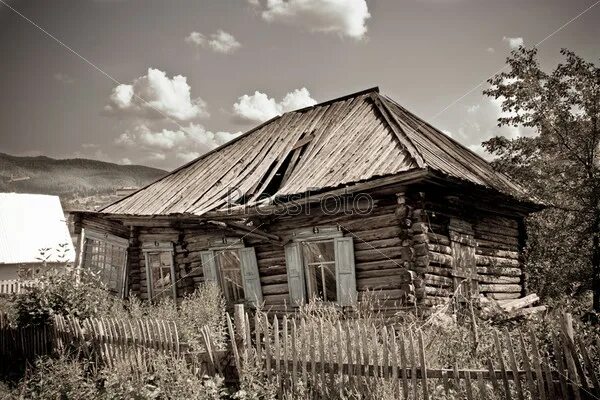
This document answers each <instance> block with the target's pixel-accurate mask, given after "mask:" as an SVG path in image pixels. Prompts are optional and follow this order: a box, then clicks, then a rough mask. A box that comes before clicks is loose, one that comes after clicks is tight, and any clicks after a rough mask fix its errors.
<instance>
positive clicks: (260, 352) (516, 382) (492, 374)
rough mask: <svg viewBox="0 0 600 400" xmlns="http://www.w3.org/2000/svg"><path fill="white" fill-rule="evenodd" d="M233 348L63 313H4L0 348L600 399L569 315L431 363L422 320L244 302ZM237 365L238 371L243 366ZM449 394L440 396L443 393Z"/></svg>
mask: <svg viewBox="0 0 600 400" xmlns="http://www.w3.org/2000/svg"><path fill="white" fill-rule="evenodd" d="M226 320H227V328H228V336H227V337H226V338H225V341H226V348H227V350H223V349H217V346H216V345H215V343H214V340H213V337H214V336H213V334H212V333H211V332H210V331H209V330H208V329H207V328H203V329H202V330H201V332H200V333H201V347H202V349H201V351H198V349H196V350H195V351H194V349H193V348H191V346H190V345H189V344H188V343H186V342H184V341H182V339H181V338H182V335H181V332H180V329H179V328H178V326H177V324H176V323H175V322H174V321H167V320H160V319H151V318H147V319H116V318H86V319H77V318H74V317H70V316H69V317H63V316H55V317H54V318H53V323H52V324H51V325H49V326H42V327H36V328H24V329H18V328H14V327H11V326H10V324H9V323H8V319H7V317H6V316H5V315H2V314H0V356H2V357H3V358H4V359H11V360H12V359H14V358H25V359H27V360H33V359H34V358H35V357H38V356H43V355H48V354H53V353H55V354H56V353H60V352H65V351H67V352H71V353H73V351H74V352H75V353H76V354H78V356H79V357H83V358H86V359H89V360H91V361H94V362H97V363H98V364H104V365H107V366H108V367H112V366H114V365H115V364H116V363H119V362H120V363H123V362H124V363H126V364H128V365H130V366H131V367H132V370H135V369H136V368H137V369H138V370H139V369H142V368H146V369H147V368H149V367H150V363H151V360H152V359H153V357H155V356H156V355H161V356H164V357H173V358H183V359H185V360H186V362H188V363H189V364H191V365H192V366H193V367H194V368H195V371H196V372H197V373H198V374H210V375H214V374H220V375H226V374H225V370H227V371H230V370H231V369H230V368H229V365H228V363H229V362H230V360H231V361H233V362H235V367H236V368H235V369H236V371H237V376H238V377H239V376H241V375H242V374H244V373H245V371H247V370H252V371H258V374H259V378H260V379H263V380H264V381H265V382H267V383H268V384H272V385H275V387H276V388H277V390H278V394H279V397H280V398H282V397H286V396H287V397H288V398H289V397H293V398H328V397H333V396H336V397H337V396H339V395H340V394H341V395H347V394H348V393H351V392H353V393H360V394H363V395H364V394H366V393H372V392H373V391H375V390H385V391H387V392H388V393H391V394H393V397H394V398H402V399H409V398H410V399H417V398H422V399H429V398H433V397H436V398H437V397H444V396H445V398H466V399H469V400H471V399H479V398H489V399H507V400H511V399H517V400H524V399H542V400H551V399H577V400H579V399H594V398H599V397H600V383H599V381H600V377H599V375H598V369H599V367H598V365H594V363H593V361H592V358H591V356H590V354H589V353H588V349H587V348H586V346H585V345H584V343H583V341H582V340H581V339H580V338H578V337H575V335H574V334H573V331H572V327H571V325H570V320H569V318H568V317H567V316H565V317H564V318H563V321H561V322H562V323H561V329H560V330H559V331H558V332H556V333H554V334H553V335H551V337H552V343H550V344H545V345H544V346H540V343H538V342H537V340H536V337H535V335H534V334H533V333H532V332H530V331H527V332H521V331H519V330H515V331H513V332H512V333H509V332H508V331H507V330H503V331H498V330H494V331H493V332H492V337H491V338H490V340H491V342H493V349H491V352H488V354H489V357H487V359H486V360H485V364H484V366H483V367H482V366H480V367H479V368H465V366H464V365H463V366H461V365H459V364H458V363H456V364H454V365H449V366H444V368H439V365H438V366H433V365H431V360H432V359H433V358H430V356H431V355H430V354H428V353H429V352H431V349H430V348H429V345H430V343H428V342H427V338H425V337H424V336H423V332H422V331H420V330H416V329H415V330H409V329H396V328H395V327H393V326H384V325H382V326H375V325H373V324H372V323H371V322H366V321H365V320H359V319H352V320H345V321H338V320H336V321H328V320H326V319H324V318H294V317H287V316H284V317H283V318H278V317H277V316H273V317H269V316H267V315H266V314H264V313H261V312H257V313H255V314H254V315H250V314H248V313H246V312H245V311H244V309H243V306H236V309H235V315H234V320H233V321H232V319H231V318H230V317H229V315H227V318H226ZM234 375H235V374H234ZM440 395H441V396H440Z"/></svg>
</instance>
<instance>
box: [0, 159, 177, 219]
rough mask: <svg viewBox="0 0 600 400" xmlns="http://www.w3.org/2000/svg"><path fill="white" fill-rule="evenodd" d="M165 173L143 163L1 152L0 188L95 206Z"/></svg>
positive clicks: (3, 190)
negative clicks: (58, 158)
mask: <svg viewBox="0 0 600 400" xmlns="http://www.w3.org/2000/svg"><path fill="white" fill-rule="evenodd" d="M164 174H166V171H163V170H161V169H157V168H151V167H145V166H142V165H118V164H112V163H107V162H102V161H96V160H88V159H84V158H73V159H65V160H57V159H53V158H49V157H44V156H39V157H17V156H11V155H8V154H4V153H0V192H17V193H42V194H53V195H58V196H60V197H61V200H62V201H63V204H66V205H67V206H69V205H70V206H73V207H77V205H79V206H81V207H77V208H92V209H93V208H97V206H98V205H99V204H102V203H108V202H110V201H112V200H115V199H116V198H118V197H115V196H116V190H117V189H120V188H125V187H141V186H144V185H147V184H148V183H150V182H152V181H154V180H156V179H158V178H159V177H161V176H163V175H164Z"/></svg>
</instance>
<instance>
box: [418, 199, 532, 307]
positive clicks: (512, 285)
mask: <svg viewBox="0 0 600 400" xmlns="http://www.w3.org/2000/svg"><path fill="white" fill-rule="evenodd" d="M412 200H413V202H414V203H415V204H421V205H422V212H421V214H420V215H419V216H418V217H419V218H414V219H413V224H412V226H413V227H414V228H411V231H412V232H413V234H414V236H413V240H412V242H413V246H414V251H415V253H416V255H417V257H416V258H415V262H414V270H415V271H416V272H417V273H418V278H420V279H423V282H424V284H425V285H424V293H422V292H421V291H420V290H419V289H417V294H418V298H419V301H420V302H421V303H422V304H425V305H435V304H442V303H445V302H446V301H447V299H448V298H449V297H451V296H452V295H453V293H454V292H455V290H456V289H457V287H458V285H459V284H460V282H461V281H463V280H469V278H471V279H473V283H472V287H473V290H474V291H476V292H478V293H480V294H483V295H485V296H487V297H490V298H494V299H498V300H506V299H515V298H519V297H521V296H522V295H523V294H524V292H525V289H526V287H525V275H524V272H523V259H522V254H523V252H524V242H525V239H524V230H525V228H524V220H523V217H521V216H519V215H518V214H517V213H514V214H513V215H510V214H509V213H506V211H502V212H501V213H500V211H495V210H493V206H492V205H490V203H487V204H485V203H484V202H482V201H481V200H479V201H477V199H470V198H469V197H468V196H462V197H458V196H454V195H447V194H443V193H440V192H438V191H428V192H421V193H420V194H419V195H418V196H415V197H414V198H413V199H412ZM483 206H486V207H487V208H482V207H483ZM423 233H425V234H424V235H423ZM420 242H422V243H423V244H421V243H420ZM423 252H426V255H421V254H422V253H423ZM461 263H463V264H468V265H471V267H467V268H463V266H461ZM417 282H419V279H417Z"/></svg>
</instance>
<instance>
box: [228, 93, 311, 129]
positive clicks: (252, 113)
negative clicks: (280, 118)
mask: <svg viewBox="0 0 600 400" xmlns="http://www.w3.org/2000/svg"><path fill="white" fill-rule="evenodd" d="M316 103H317V101H316V100H315V99H313V98H312V97H310V92H309V91H308V89H306V88H301V89H296V90H294V91H292V92H289V93H287V94H286V95H285V96H284V97H283V99H282V100H281V101H280V102H277V101H276V100H275V99H274V98H272V97H269V96H268V95H266V94H265V93H261V92H259V91H255V92H254V94H252V95H247V94H245V95H243V96H241V97H239V98H238V101H237V103H235V104H234V105H233V112H234V115H235V117H236V120H238V121H239V122H263V121H266V120H268V119H270V118H273V117H275V116H276V115H279V114H282V113H284V112H288V111H292V110H297V109H299V108H304V107H308V106H312V105H315V104H316Z"/></svg>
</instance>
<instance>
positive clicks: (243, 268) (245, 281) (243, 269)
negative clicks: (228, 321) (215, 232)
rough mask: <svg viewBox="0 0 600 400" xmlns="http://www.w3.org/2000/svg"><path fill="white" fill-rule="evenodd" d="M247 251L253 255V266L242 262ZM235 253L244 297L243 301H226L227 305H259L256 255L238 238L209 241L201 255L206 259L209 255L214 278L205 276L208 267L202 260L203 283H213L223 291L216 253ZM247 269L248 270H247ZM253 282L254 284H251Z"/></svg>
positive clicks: (252, 248) (260, 300)
mask: <svg viewBox="0 0 600 400" xmlns="http://www.w3.org/2000/svg"><path fill="white" fill-rule="evenodd" d="M246 249H248V251H249V252H250V253H252V255H253V262H252V264H253V265H247V263H246V262H244V254H242V253H244V252H245V250H246ZM226 250H227V251H236V252H237V255H238V258H239V263H240V265H239V267H240V275H241V280H242V285H243V289H244V297H243V299H239V300H235V301H233V300H227V302H228V303H231V304H240V303H245V304H249V305H251V306H252V305H253V304H254V305H256V304H258V303H261V302H262V301H263V295H262V284H261V283H260V271H259V268H258V260H257V258H256V253H255V250H254V247H253V246H250V247H248V246H246V245H245V244H244V241H243V238H239V237H222V238H218V239H211V240H209V247H208V248H207V249H206V250H204V251H203V253H205V255H206V256H207V257H208V256H209V254H210V257H211V261H212V264H214V274H215V276H214V277H213V276H212V274H211V276H208V275H207V269H210V266H209V265H206V266H205V265H204V259H202V268H203V274H204V282H214V283H215V284H217V285H218V286H219V288H220V289H221V291H224V288H223V287H222V285H221V276H222V275H221V273H222V271H221V266H220V265H218V262H217V257H216V255H217V253H218V252H220V251H226ZM246 261H247V260H246ZM247 269H248V270H247ZM250 269H254V270H255V274H254V275H253V274H252V272H253V271H250ZM253 281H255V282H253ZM252 286H258V287H252ZM256 290H258V292H259V293H256ZM253 294H254V295H256V296H255V297H256V299H254V298H252V296H253Z"/></svg>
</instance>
